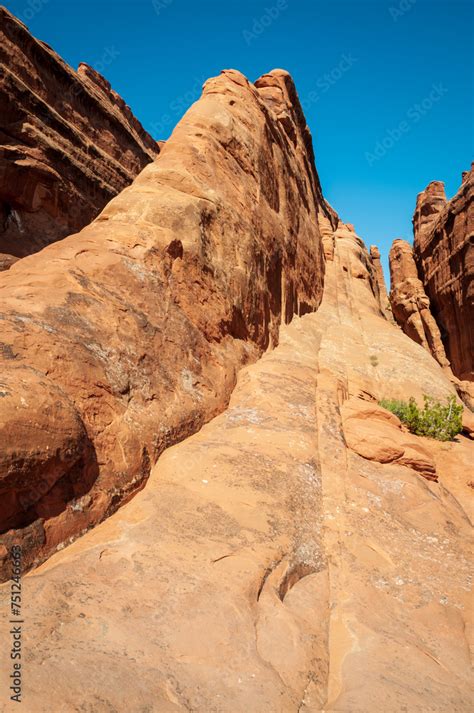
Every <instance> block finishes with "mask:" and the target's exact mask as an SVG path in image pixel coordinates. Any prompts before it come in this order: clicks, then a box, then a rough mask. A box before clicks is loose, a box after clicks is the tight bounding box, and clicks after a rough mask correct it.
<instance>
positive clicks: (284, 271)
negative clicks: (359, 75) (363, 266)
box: [0, 70, 335, 576]
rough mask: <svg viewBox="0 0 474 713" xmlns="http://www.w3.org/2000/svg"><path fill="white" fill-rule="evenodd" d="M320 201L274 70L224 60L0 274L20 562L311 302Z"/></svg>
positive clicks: (53, 542) (186, 428)
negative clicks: (125, 174)
mask: <svg viewBox="0 0 474 713" xmlns="http://www.w3.org/2000/svg"><path fill="white" fill-rule="evenodd" d="M321 213H322V214H324V215H325V217H326V219H327V220H328V221H329V222H331V221H332V222H334V221H335V214H334V212H333V211H330V210H329V208H328V207H327V205H326V203H325V202H324V199H323V198H322V195H321V188H320V185H319V180H318V177H317V173H316V169H315V166H314V157H313V151H312V144H311V136H310V133H309V130H308V128H307V126H306V123H305V121H304V117H303V114H302V111H301V107H300V104H299V101H298V98H297V94H296V90H295V87H294V85H293V82H292V80H291V78H290V76H289V75H288V74H287V73H286V72H283V71H281V70H276V71H274V72H272V73H270V74H268V75H265V76H264V77H262V78H261V79H259V80H258V81H257V82H256V84H255V85H253V84H251V83H249V82H248V81H247V79H245V77H244V76H243V75H242V74H240V73H238V72H236V71H226V72H224V73H223V74H222V75H221V76H220V77H217V78H215V79H211V80H209V81H208V82H207V83H206V85H205V88H204V93H203V96H202V98H201V99H200V100H199V101H198V102H197V103H196V104H195V105H194V106H193V107H192V108H191V109H190V110H189V112H188V113H187V114H186V115H185V117H184V118H183V120H182V121H181V122H180V123H179V125H178V126H177V128H176V129H175V131H174V133H173V136H172V138H171V139H170V140H169V142H167V144H166V145H165V147H164V149H163V150H162V152H161V153H160V155H159V157H158V158H157V160H156V161H155V162H154V163H152V164H150V165H149V166H147V167H146V168H145V169H144V171H143V172H142V173H141V174H140V175H139V177H138V178H137V179H136V180H135V181H134V183H133V184H132V186H130V187H129V188H127V189H125V190H124V191H123V192H122V193H121V194H120V195H119V196H117V197H116V198H115V199H114V200H113V201H112V202H111V203H109V205H108V206H107V207H106V208H105V210H104V211H103V212H102V213H101V215H100V216H99V217H98V218H97V220H96V221H95V222H94V223H92V225H90V226H89V227H87V228H85V229H84V230H83V231H82V232H80V233H79V234H77V235H73V236H71V237H69V238H66V239H65V240H63V241H61V242H58V243H55V244H53V245H50V246H49V247H47V248H46V249H44V250H42V251H41V252H40V253H38V254H36V255H32V256H30V257H29V258H26V259H24V260H21V261H20V262H18V263H17V264H16V265H14V266H13V267H12V268H11V269H10V270H9V271H8V272H4V273H2V274H1V275H0V302H1V305H2V309H1V320H2V329H1V344H0V364H1V370H2V371H1V373H2V387H1V388H2V392H3V393H2V396H3V398H1V399H0V436H1V440H2V443H5V444H6V447H4V448H3V449H2V452H1V455H0V493H1V497H2V499H1V509H0V527H1V531H2V533H3V535H2V538H1V539H2V542H3V543H4V544H5V545H7V546H8V545H9V544H11V543H12V542H13V541H18V539H19V540H20V541H21V542H22V543H23V546H24V565H25V567H28V566H29V565H31V564H32V563H33V562H34V561H37V560H38V559H41V558H42V557H44V556H45V555H46V554H47V553H50V552H51V551H53V550H54V549H55V548H57V547H59V546H62V545H63V543H65V542H68V541H70V540H71V539H73V538H74V537H76V536H77V535H78V534H79V533H82V532H84V531H85V530H87V529H88V528H90V527H91V526H92V525H94V524H95V523H97V522H99V521H100V520H101V519H103V518H104V517H106V516H108V515H110V514H111V513H112V512H113V511H114V510H115V509H117V507H118V506H119V505H120V504H121V503H123V502H124V501H125V500H126V499H127V498H129V497H130V495H131V494H132V493H134V492H136V491H137V490H138V489H140V488H141V487H143V485H144V484H145V482H146V480H147V478H148V475H149V473H150V469H151V467H152V466H153V464H154V463H155V462H156V460H157V458H158V457H159V455H160V453H161V452H162V451H163V450H164V449H165V448H166V447H168V446H170V445H172V444H173V443H176V442H177V441H179V440H181V439H183V438H185V437H186V436H188V435H190V434H191V433H193V432H195V431H197V430H198V429H199V428H200V427H201V426H202V425H203V424H204V423H205V422H206V421H208V420H209V419H210V418H211V417H213V416H214V415H215V414H216V413H219V412H221V411H222V410H223V409H224V408H225V405H226V403H227V401H228V398H229V395H230V393H231V391H232V389H233V387H234V385H235V379H236V374H237V371H238V370H239V369H240V367H241V366H242V365H244V364H246V363H248V362H251V361H254V360H255V359H257V357H258V356H259V355H260V354H261V353H262V352H264V351H265V350H267V349H269V348H272V347H275V346H276V345H277V344H278V340H279V330H280V325H281V324H282V323H289V322H290V321H291V320H292V318H293V317H294V316H295V315H298V316H301V315H304V314H306V313H308V312H312V311H314V310H316V309H317V307H318V306H319V304H320V301H321V297H322V287H323V275H324V261H323V249H322V240H321V236H320V232H319V228H318V222H319V216H320V214H321ZM31 433H34V434H35V438H34V439H32V437H31ZM51 444H54V448H53V447H52V446H51ZM7 564H8V563H6V564H5V566H7ZM3 576H6V570H4V574H3Z"/></svg>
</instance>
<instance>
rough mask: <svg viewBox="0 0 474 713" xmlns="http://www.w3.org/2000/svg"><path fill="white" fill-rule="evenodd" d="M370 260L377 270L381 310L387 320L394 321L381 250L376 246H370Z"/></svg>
mask: <svg viewBox="0 0 474 713" xmlns="http://www.w3.org/2000/svg"><path fill="white" fill-rule="evenodd" d="M370 259H371V260H372V264H373V266H374V269H375V274H376V277H377V287H378V299H379V302H380V308H381V310H382V312H383V313H384V315H385V316H386V317H387V319H390V320H393V315H392V311H391V305H390V300H389V298H388V293H387V286H386V284H385V277H384V274H383V267H382V261H381V259H380V250H379V249H378V247H377V246H376V245H371V246H370Z"/></svg>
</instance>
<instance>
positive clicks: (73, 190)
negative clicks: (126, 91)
mask: <svg viewBox="0 0 474 713" xmlns="http://www.w3.org/2000/svg"><path fill="white" fill-rule="evenodd" d="M0 121H1V125H0V252H1V253H8V254H11V255H16V256H17V257H23V256H25V255H29V254H31V253H33V252H36V251H37V250H40V249H41V248H42V247H44V246H45V245H48V244H49V243H52V242H54V241H56V240H59V239H61V238H64V237H65V236H66V235H70V234H71V233H74V232H77V231H78V230H80V229H81V228H83V227H84V226H85V225H87V224H88V223H90V222H91V220H93V219H94V218H95V217H96V216H97V215H98V214H99V213H100V211H101V210H102V208H104V206H105V205H106V204H107V203H108V202H109V201H110V200H111V198H113V197H114V196H115V195H117V193H119V192H120V191H121V190H122V189H123V188H125V186H127V185H129V184H130V183H131V182H132V180H133V179H134V178H135V176H136V175H137V174H138V173H139V172H140V171H141V169H142V168H144V166H145V165H146V164H148V163H150V161H152V160H153V159H154V158H155V156H156V155H157V154H158V152H159V146H158V144H157V143H156V141H155V140H154V139H153V138H152V137H151V136H150V135H149V134H147V132H146V131H145V130H144V129H143V127H142V126H141V124H140V123H139V121H138V120H137V119H136V118H135V117H134V116H133V114H132V112H131V111H130V109H129V108H128V106H127V105H126V104H125V102H124V101H123V99H122V98H121V97H120V96H119V95H118V94H117V93H116V92H115V91H113V90H112V89H111V87H110V84H109V83H108V82H107V81H106V80H105V79H104V78H103V77H101V75H100V74H98V73H97V72H96V71H95V70H93V69H92V68H91V67H88V66H87V65H86V64H81V65H80V66H79V69H78V71H77V72H75V71H74V70H73V69H71V67H69V66H68V65H67V64H66V63H65V62H63V60H62V59H61V58H60V57H59V56H58V55H57V54H56V53H55V52H53V51H52V50H51V48H50V47H49V46H48V45H46V44H45V43H43V42H40V41H38V40H36V39H35V38H34V37H32V36H31V34H30V33H29V32H28V30H27V28H26V27H25V26H24V25H23V24H22V23H21V22H20V21H19V20H17V19H16V18H15V17H14V16H13V15H11V14H10V13H9V12H8V11H7V10H6V9H5V8H3V7H0Z"/></svg>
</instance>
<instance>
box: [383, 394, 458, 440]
mask: <svg viewBox="0 0 474 713" xmlns="http://www.w3.org/2000/svg"><path fill="white" fill-rule="evenodd" d="M423 398H424V402H425V403H424V408H423V409H421V408H420V407H419V406H418V404H417V403H416V401H415V399H414V398H411V399H410V400H409V401H408V402H407V401H396V400H391V399H382V401H380V402H379V403H380V406H383V408H386V409H387V411H391V412H392V413H394V414H395V416H398V418H399V419H400V421H401V422H402V423H404V424H405V425H406V426H407V428H408V430H409V431H411V433H414V434H415V435H416V436H427V437H428V438H435V439H436V440H437V441H452V440H453V438H454V437H455V436H457V435H458V433H461V431H462V412H463V407H462V406H460V405H458V404H457V403H456V397H455V396H451V397H449V398H448V399H447V400H446V403H445V404H442V403H441V402H440V401H436V400H435V399H434V398H432V397H431V396H424V397H423Z"/></svg>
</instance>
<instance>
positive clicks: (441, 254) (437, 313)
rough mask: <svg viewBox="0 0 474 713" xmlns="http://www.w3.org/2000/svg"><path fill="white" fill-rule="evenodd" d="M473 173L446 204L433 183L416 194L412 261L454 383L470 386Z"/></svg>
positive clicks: (473, 377)
mask: <svg viewBox="0 0 474 713" xmlns="http://www.w3.org/2000/svg"><path fill="white" fill-rule="evenodd" d="M473 196H474V170H473V168H472V167H471V170H470V171H469V172H466V173H465V174H463V183H462V185H461V187H460V189H459V191H458V193H457V194H456V195H455V196H454V198H453V199H452V200H450V201H447V200H446V196H445V192H444V185H443V184H442V183H440V182H439V181H434V182H433V183H430V185H429V186H428V187H427V188H426V190H425V191H423V192H422V193H420V195H419V196H418V200H417V206H416V211H415V215H414V218H413V226H414V234H415V241H414V257H415V262H416V265H417V268H418V275H419V277H420V279H421V281H422V283H423V286H424V289H425V291H426V294H427V295H428V297H429V299H430V303H431V310H432V313H433V316H434V317H435V319H436V322H437V323H438V326H439V329H440V331H441V336H442V339H443V342H444V346H445V349H446V353H447V356H448V358H449V361H450V362H451V367H452V369H453V372H454V373H455V375H456V376H457V377H458V378H459V379H463V380H466V381H471V382H472V381H474V203H473Z"/></svg>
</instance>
